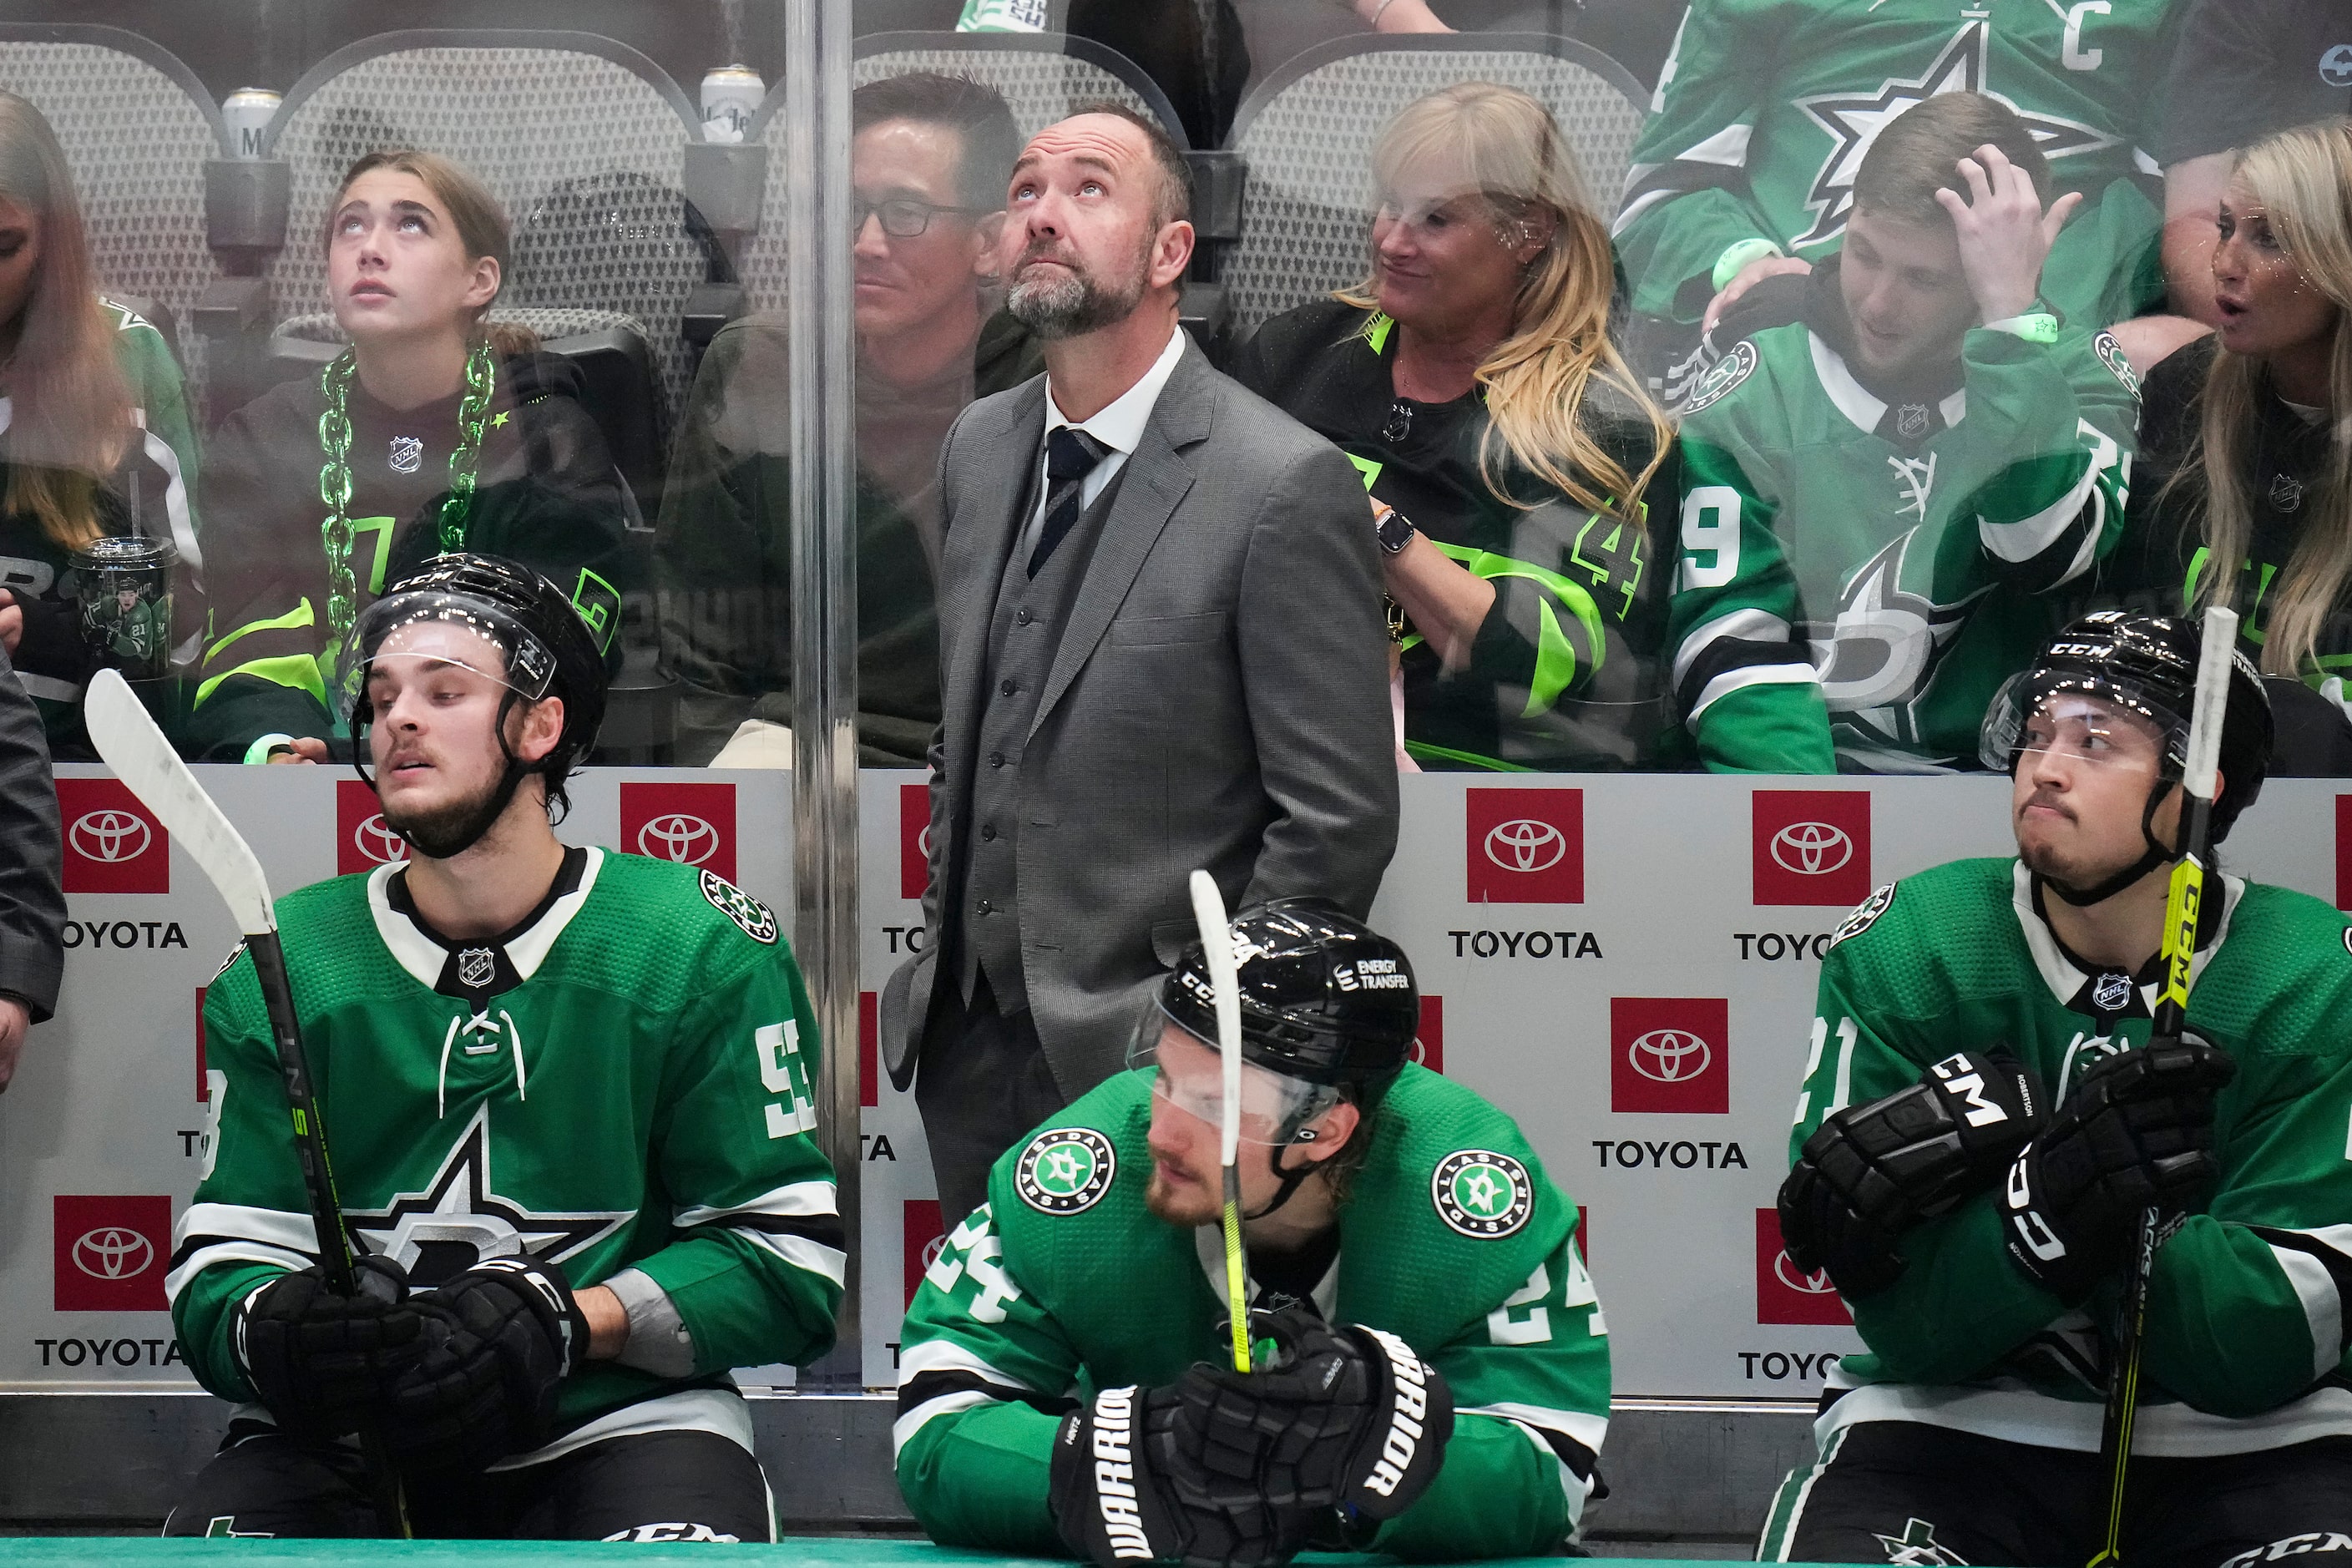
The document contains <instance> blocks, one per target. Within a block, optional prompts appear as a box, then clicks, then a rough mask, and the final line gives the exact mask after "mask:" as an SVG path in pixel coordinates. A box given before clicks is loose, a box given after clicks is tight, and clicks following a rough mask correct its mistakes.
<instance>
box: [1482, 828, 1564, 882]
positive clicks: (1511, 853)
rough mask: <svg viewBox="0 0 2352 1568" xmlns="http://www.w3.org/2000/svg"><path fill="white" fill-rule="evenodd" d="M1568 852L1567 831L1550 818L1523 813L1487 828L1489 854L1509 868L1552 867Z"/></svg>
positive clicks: (1504, 867)
mask: <svg viewBox="0 0 2352 1568" xmlns="http://www.w3.org/2000/svg"><path fill="white" fill-rule="evenodd" d="M1567 853H1568V835H1566V834H1564V833H1562V832H1561V831H1560V830H1559V828H1557V827H1554V826H1552V825H1551V824H1550V823H1549V822H1538V821H1536V820H1535V819H1534V818H1532V817H1526V816H1523V817H1520V818H1519V819H1518V820H1517V821H1516V822H1498V823H1496V825H1495V826H1493V827H1491V828H1488V829H1487V830H1486V858H1487V859H1489V860H1492V861H1493V862H1494V863H1495V864H1496V865H1497V866H1500V867H1501V868H1503V869H1504V870H1506V871H1549V870H1550V869H1551V868H1553V867H1554V866H1557V865H1559V862H1560V858H1562V857H1563V856H1565V855H1566V854H1567Z"/></svg>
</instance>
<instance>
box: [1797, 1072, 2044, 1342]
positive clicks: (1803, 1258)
mask: <svg viewBox="0 0 2352 1568" xmlns="http://www.w3.org/2000/svg"><path fill="white" fill-rule="evenodd" d="M2045 1101H2046V1097H2045V1096H2044V1094H2043V1093H2042V1081H2041V1079H2039V1078H2037V1077H2036V1076H2035V1075H2034V1073H2033V1070H2032V1068H2028V1067H2025V1066H2024V1065H2023V1064H2021V1063H2020V1062H2019V1061H2018V1060H2017V1058H2014V1057H2012V1056H2011V1055H2009V1054H2008V1053H2007V1052H2006V1051H2002V1050H1994V1051H1991V1052H1990V1053H1987V1054H1984V1055H1979V1054H1977V1053H1975V1052H1970V1051H1963V1052H1961V1053H1960V1054H1958V1055H1957V1056H1950V1057H1947V1058H1944V1059H1943V1060H1941V1061H1939V1062H1937V1063H1935V1064H1933V1065H1932V1066H1930V1067H1929V1068H1927V1076H1926V1077H1925V1078H1923V1079H1920V1080H1919V1081H1918V1082H1917V1083H1915V1084H1913V1085H1912V1086H1911V1087H1910V1088H1908V1089H1900V1090H1897V1091H1896V1092H1895V1093H1894V1094H1890V1095H1888V1096H1887V1097H1886V1098H1885V1099H1884V1100H1872V1101H1871V1102H1870V1103H1869V1104H1867V1105H1856V1106H1850V1107H1848V1108H1847V1109H1846V1110H1841V1111H1839V1112H1838V1113H1837V1114H1836V1115H1834V1116H1832V1117H1830V1118H1829V1119H1828V1120H1827V1121H1823V1122H1822V1124H1821V1125H1820V1126H1819V1127H1817V1128H1815V1129H1814V1130H1813V1135H1812V1136H1811V1137H1810V1138H1808V1139H1806V1140H1805V1147H1804V1149H1803V1151H1802V1152H1801V1153H1800V1154H1799V1155H1798V1157H1797V1163H1796V1164H1795V1166H1794V1167H1792V1168H1791V1169H1790V1172H1789V1177H1788V1180H1786V1181H1784V1182H1782V1183H1781V1184H1780V1239H1781V1241H1782V1243H1783V1244H1784V1245H1785V1246H1786V1247H1787V1248H1788V1252H1789V1261H1790V1262H1791V1263H1793V1264H1795V1265H1796V1266H1797V1267H1798V1268H1802V1269H1804V1270H1806V1271H1807V1272H1808V1273H1810V1272H1811V1271H1812V1270H1814V1269H1817V1268H1826V1269H1828V1270H1829V1275H1830V1278H1831V1279H1832V1280H1834V1281H1835V1282H1836V1284H1837V1288H1838V1289H1839V1290H1841V1291H1843V1293H1844V1294H1845V1295H1846V1296H1847V1297H1849V1298H1852V1297H1856V1296H1867V1295H1870V1294H1871V1293H1872V1292H1874V1291H1878V1290H1884V1289H1886V1288H1887V1287H1888V1286H1890V1285H1892V1284H1894V1283H1895V1280H1896V1279H1900V1278H1901V1277H1902V1274H1903V1269H1904V1268H1905V1261H1904V1258H1903V1255H1902V1253H1901V1251H1900V1250H1899V1243H1900V1238H1901V1237H1902V1235H1903V1233H1904V1232H1905V1231H1906V1230H1908V1229H1910V1228H1911V1227H1912V1226H1915V1225H1917V1224H1918V1223H1919V1222H1920V1221H1921V1220H1927V1219H1933V1218H1935V1217H1936V1216H1937V1215H1940V1214H1943V1213H1946V1212H1947V1211H1948V1210H1949V1209H1950V1208H1951V1207H1952V1206H1953V1205H1956V1204H1958V1203H1959V1202H1960V1200H1962V1199H1963V1198H1966V1197H1969V1196H1970V1195H1972V1194H1976V1193H1979V1192H1983V1191H1985V1190H1987V1189H1988V1188H1990V1187H1992V1186H1994V1185H1996V1184H1999V1182H2000V1178H2001V1173H2003V1172H2004V1171H2006V1170H2007V1169H2008V1168H2009V1164H2010V1162H2011V1160H2013V1159H2015V1158H2016V1156H2017V1152H2018V1151H2019V1150H2021V1149H2022V1148H2024V1147H2025V1144H2026V1142H2027V1141H2028V1140H2029V1139H2031V1138H2032V1136H2033V1134H2034V1132H2035V1131H2036V1130H2037V1129H2039V1128H2040V1126H2041V1125H2042V1121H2043V1120H2044V1119H2045V1117H2046V1115H2047V1111H2046V1110H2045Z"/></svg>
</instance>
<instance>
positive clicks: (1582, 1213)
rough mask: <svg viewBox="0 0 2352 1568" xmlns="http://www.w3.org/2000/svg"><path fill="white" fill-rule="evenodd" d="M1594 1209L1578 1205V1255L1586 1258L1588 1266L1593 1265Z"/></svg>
mask: <svg viewBox="0 0 2352 1568" xmlns="http://www.w3.org/2000/svg"><path fill="white" fill-rule="evenodd" d="M1591 1219H1592V1211H1591V1209H1589V1208H1586V1207H1585V1206H1584V1205H1582V1204H1579V1205H1576V1237H1575V1240H1576V1255H1577V1256H1578V1257H1579V1258H1582V1259H1584V1266H1585V1267H1586V1268H1591V1267H1592V1241H1591V1237H1592V1228H1591Z"/></svg>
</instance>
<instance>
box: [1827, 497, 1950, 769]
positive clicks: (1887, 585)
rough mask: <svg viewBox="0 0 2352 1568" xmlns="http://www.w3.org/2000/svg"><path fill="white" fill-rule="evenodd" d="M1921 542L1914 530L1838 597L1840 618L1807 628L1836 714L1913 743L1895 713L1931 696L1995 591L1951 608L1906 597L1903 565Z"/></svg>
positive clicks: (1888, 548)
mask: <svg viewBox="0 0 2352 1568" xmlns="http://www.w3.org/2000/svg"><path fill="white" fill-rule="evenodd" d="M1918 537H1919V531H1918V530H1917V529H1913V530H1911V531H1907V532H1906V533H1905V534H1903V535H1902V536H1901V537H1900V538H1898V539H1896V540H1895V541H1894V542H1891V543H1890V544H1888V545H1887V546H1886V547H1885V549H1884V550H1881V551H1880V552H1878V553H1877V554H1876V555H1874V556H1873V557H1872V558H1871V559H1870V561H1869V562H1868V563H1865V564H1864V566H1863V568H1862V569H1861V570H1860V571H1858V572H1856V573H1855V574H1853V583H1852V584H1850V585H1849V586H1848V587H1847V588H1846V590H1845V592H1844V593H1843V595H1840V597H1839V601H1838V610H1837V618H1836V619H1835V620H1834V621H1832V622H1831V623H1829V624H1828V625H1826V626H1824V625H1822V623H1820V622H1818V621H1816V622H1811V623H1809V624H1808V625H1807V626H1805V628H1804V631H1805V637H1806V639H1807V641H1808V642H1809V643H1811V647H1812V653H1813V663H1814V666H1815V667H1816V668H1819V669H1820V670H1821V672H1822V698H1823V700H1826V701H1827V702H1828V703H1829V706H1830V710H1831V711H1832V712H1833V713H1841V714H1853V715H1854V716H1855V717H1856V718H1857V719H1859V720H1863V721H1873V722H1875V723H1877V724H1879V725H1881V726H1882V727H1885V728H1886V729H1887V730H1889V731H1890V732H1891V733H1893V734H1894V735H1895V738H1897V739H1907V738H1908V735H1907V726H1906V724H1905V722H1904V718H1905V716H1904V715H1903V714H1901V713H1899V712H1897V711H1895V710H1896V709H1898V708H1907V706H1908V704H1909V703H1910V702H1911V701H1913V700H1916V698H1917V697H1919V696H1920V694H1921V693H1923V692H1925V691H1926V690H1927V685H1928V682H1929V681H1930V680H1931V679H1933V677H1934V675H1935V672H1936V667H1937V664H1938V663H1939V662H1940V661H1941V660H1942V658H1943V657H1944V655H1945V653H1946V652H1947V651H1948V650H1949V648H1950V647H1951V643H1952V639H1953V638H1955V637H1958V636H1959V634H1960V628H1961V627H1962V626H1965V625H1966V624H1967V621H1968V616H1969V606H1970V605H1973V604H1974V603H1975V602H1976V601H1977V600H1978V599H1979V598H1980V597H1982V596H1983V595H1986V594H1988V593H1990V592H1991V591H1992V590H1991V588H1990V585H1988V586H1986V587H1983V588H1979V589H1978V590H1977V591H1976V592H1975V593H1973V594H1970V595H1968V596H1967V597H1966V598H1963V599H1961V600H1960V601H1959V602H1958V603H1957V604H1951V605H1938V604H1937V603H1935V602H1934V601H1933V600H1931V599H1929V598H1927V597H1926V596H1925V595H1919V594H1913V593H1908V592H1906V591H1905V590H1904V588H1903V587H1902V586H1901V585H1900V584H1901V583H1902V580H1903V557H1904V554H1905V552H1906V550H1908V548H1909V547H1910V544H1911V542H1912V541H1913V540H1915V539H1916V538H1918Z"/></svg>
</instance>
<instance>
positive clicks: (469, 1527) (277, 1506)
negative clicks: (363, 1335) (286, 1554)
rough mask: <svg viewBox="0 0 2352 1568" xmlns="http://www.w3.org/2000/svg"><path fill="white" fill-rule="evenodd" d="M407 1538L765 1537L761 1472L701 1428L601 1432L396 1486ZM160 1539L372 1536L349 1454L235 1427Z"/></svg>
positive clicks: (768, 1535)
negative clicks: (526, 1456) (541, 1457)
mask: <svg viewBox="0 0 2352 1568" xmlns="http://www.w3.org/2000/svg"><path fill="white" fill-rule="evenodd" d="M405 1490H406V1495H407V1502H408V1521H409V1529H410V1532H411V1533H412V1534H414V1535H415V1536H417V1537H418V1538H420V1539H441V1540H452V1539H454V1540H474V1541H484V1540H488V1541H497V1540H516V1541H772V1540H774V1539H775V1524H774V1521H773V1516H772V1512H771V1510H770V1507H769V1502H768V1486H767V1481H766V1479H765V1478H763V1477H762V1476H761V1473H760V1467H759V1464H758V1463H757V1462H756V1461H755V1460H753V1458H751V1455H749V1454H747V1453H745V1452H744V1451H743V1450H742V1449H741V1448H740V1447H737V1446H736V1445H735V1444H733V1443H731V1442H730V1441H728V1440H727V1439H726V1438H724V1437H721V1436H716V1435H715V1434H712V1433H709V1432H653V1433H646V1434H645V1435H643V1436H634V1437H608V1438H606V1439H605V1440H604V1441H603V1442H601V1443H591V1444H588V1445H587V1446H586V1447H582V1448H578V1449H575V1450H574V1451H572V1453H569V1454H566V1455H564V1456H563V1457H562V1458H555V1459H550V1460H548V1461H547V1462H545V1463H544V1464H538V1465H530V1466H526V1467H524V1468H521V1469H515V1470H497V1471H488V1472H468V1471H436V1472H432V1473H430V1474H425V1475H417V1476H413V1477H411V1478H409V1479H408V1482H407V1486H406V1488H405ZM163 1533H164V1534H166V1535H283V1536H372V1535H377V1534H380V1533H382V1531H380V1530H379V1529H378V1528H377V1524H376V1517H375V1510H374V1509H373V1507H371V1506H370V1504H369V1501H368V1492H367V1485H366V1480H365V1478H364V1476H363V1474H362V1469H361V1467H360V1459H359V1455H358V1453H357V1451H356V1450H354V1449H352V1448H348V1447H341V1446H335V1445H317V1444H309V1443H299V1442H297V1441H295V1440H294V1439H293V1438H291V1437H288V1436H283V1435H281V1434H279V1433H278V1432H276V1431H273V1430H270V1429H269V1428H268V1427H266V1426H257V1425H255V1424H248V1423H242V1422H241V1423H238V1424H237V1425H236V1426H232V1427H231V1428H230V1430H229V1436H228V1440H227V1441H226V1442H225V1443H223V1444H222V1445H221V1449H220V1452H219V1453H217V1454H215V1455H214V1456H213V1458H212V1461H211V1462H210V1463H209V1464H207V1465H205V1468H203V1469H202V1470H199V1471H198V1472H197V1473H196V1479H195V1482H194V1485H193V1486H191V1487H190V1488H189V1489H188V1494H187V1496H186V1497H185V1498H184V1500H182V1501H181V1503H180V1505H179V1506H178V1507H177V1508H175V1509H173V1510H172V1515H171V1517H170V1518H169V1519H167V1520H165V1521H163Z"/></svg>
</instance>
